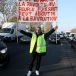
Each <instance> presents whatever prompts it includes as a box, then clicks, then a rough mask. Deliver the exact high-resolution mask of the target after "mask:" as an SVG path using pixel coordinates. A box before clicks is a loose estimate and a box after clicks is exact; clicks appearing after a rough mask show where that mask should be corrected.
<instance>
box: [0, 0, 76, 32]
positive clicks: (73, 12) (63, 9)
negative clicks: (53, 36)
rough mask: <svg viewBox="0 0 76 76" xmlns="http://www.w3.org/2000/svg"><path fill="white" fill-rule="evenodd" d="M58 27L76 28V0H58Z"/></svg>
mask: <svg viewBox="0 0 76 76" xmlns="http://www.w3.org/2000/svg"><path fill="white" fill-rule="evenodd" d="M0 15H1V14H0ZM58 28H59V29H58V31H70V30H71V29H72V28H76V0H58Z"/></svg>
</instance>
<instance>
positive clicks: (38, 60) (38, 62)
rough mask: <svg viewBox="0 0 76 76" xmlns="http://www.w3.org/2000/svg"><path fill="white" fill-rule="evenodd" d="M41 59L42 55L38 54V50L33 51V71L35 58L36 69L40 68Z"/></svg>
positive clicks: (31, 63)
mask: <svg viewBox="0 0 76 76" xmlns="http://www.w3.org/2000/svg"><path fill="white" fill-rule="evenodd" d="M41 59H42V55H40V54H38V53H37V52H33V54H32V55H31V62H30V65H29V70H30V71H32V68H33V65H34V62H35V60H36V70H39V68H40V63H41Z"/></svg>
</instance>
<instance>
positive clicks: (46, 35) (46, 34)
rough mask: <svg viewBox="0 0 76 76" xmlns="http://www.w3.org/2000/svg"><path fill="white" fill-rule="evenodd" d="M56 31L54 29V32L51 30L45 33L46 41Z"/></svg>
mask: <svg viewBox="0 0 76 76" xmlns="http://www.w3.org/2000/svg"><path fill="white" fill-rule="evenodd" d="M54 31H55V30H54V29H52V30H50V31H49V32H47V33H45V35H44V37H45V39H47V38H48V37H49V36H50V35H51V34H52V33H53V32H54Z"/></svg>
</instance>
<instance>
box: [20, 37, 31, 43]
mask: <svg viewBox="0 0 76 76" xmlns="http://www.w3.org/2000/svg"><path fill="white" fill-rule="evenodd" d="M30 41H31V38H30V37H28V36H23V37H21V38H20V42H22V43H26V42H30Z"/></svg>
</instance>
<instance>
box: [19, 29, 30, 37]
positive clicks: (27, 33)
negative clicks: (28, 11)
mask: <svg viewBox="0 0 76 76" xmlns="http://www.w3.org/2000/svg"><path fill="white" fill-rule="evenodd" d="M20 33H22V34H24V35H27V36H29V37H32V33H30V32H26V31H23V30H20Z"/></svg>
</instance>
